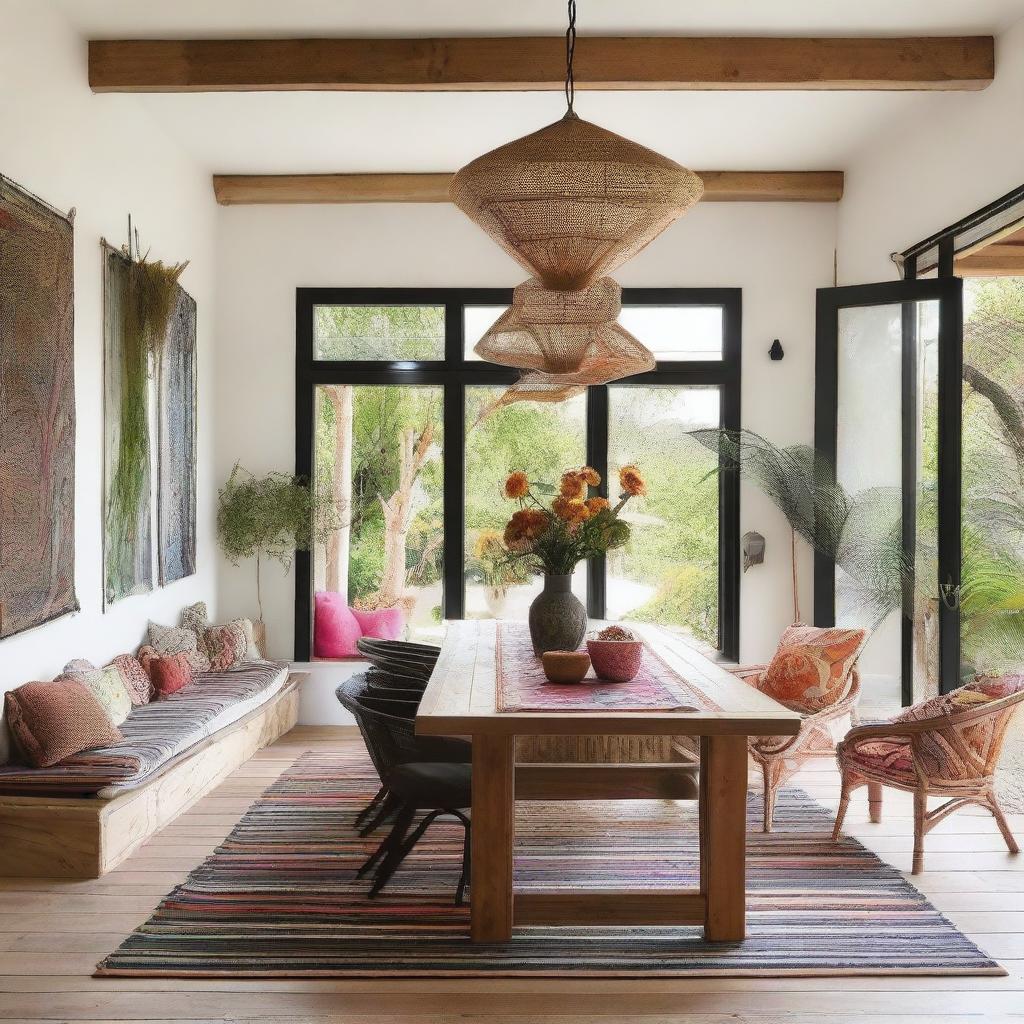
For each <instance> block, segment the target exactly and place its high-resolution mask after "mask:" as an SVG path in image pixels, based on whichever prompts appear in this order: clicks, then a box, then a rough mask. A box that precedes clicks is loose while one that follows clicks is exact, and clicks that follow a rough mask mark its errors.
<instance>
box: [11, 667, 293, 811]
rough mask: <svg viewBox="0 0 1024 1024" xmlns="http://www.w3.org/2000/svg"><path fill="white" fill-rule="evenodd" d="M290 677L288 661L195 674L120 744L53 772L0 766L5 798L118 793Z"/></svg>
mask: <svg viewBox="0 0 1024 1024" xmlns="http://www.w3.org/2000/svg"><path fill="white" fill-rule="evenodd" d="M287 679H288V664H287V663H286V662H253V663H246V664H245V665H242V666H240V667H239V668H237V669H235V670H233V671H230V672H209V673H205V674H203V675H200V676H197V677H196V680H195V682H194V683H193V684H192V685H191V686H189V687H187V688H186V689H184V690H181V691H180V692H178V693H176V694H173V695H172V696H170V697H169V698H168V699H167V700H161V701H156V702H154V703H151V704H144V705H142V706H141V707H137V708H135V709H134V710H133V711H132V713H131V714H130V715H129V716H128V717H127V718H126V719H125V720H124V722H123V723H122V724H121V727H120V729H121V734H122V736H123V737H124V739H123V740H122V742H120V743H117V744H114V745H111V746H107V747H101V748H98V749H96V750H89V751H84V752H82V753H80V754H75V755H74V756H72V757H69V758H67V759H65V760H64V761H61V762H60V764H56V765H53V766H52V767H50V768H38V769H36V768H27V767H25V766H22V765H13V764H11V765H4V766H3V767H0V793H3V794H8V795H10V794H17V795H29V796H31V795H37V794H38V795H48V796H84V795H97V796H100V797H113V796H117V795H118V794H119V793H123V792H124V791H125V790H128V789H132V788H134V787H135V786H138V785H140V784H141V783H143V782H145V781H146V779H148V778H149V777H150V776H151V775H153V773H154V772H156V771H157V770H158V769H159V768H160V767H161V766H162V765H163V764H165V763H166V762H167V761H169V760H170V759H171V758H172V757H175V756H177V755H178V754H181V753H183V752H185V751H187V750H188V749H189V747H193V746H195V745H196V744H198V743H201V742H202V741H203V740H205V739H207V738H208V737H210V736H212V735H213V734H214V733H216V732H218V731H219V730H220V729H223V728H225V727H226V726H228V725H230V724H232V723H233V722H236V721H238V720H239V719H240V718H243V717H245V715H247V714H249V712H250V711H252V710H254V709H255V708H258V707H259V706H260V705H261V704H264V703H266V702H267V701H268V700H270V699H271V697H273V696H274V695H275V694H276V693H277V692H278V691H279V690H280V689H281V688H282V687H283V686H284V684H285V682H286V681H287Z"/></svg>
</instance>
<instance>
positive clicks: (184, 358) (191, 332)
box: [156, 285, 196, 586]
mask: <svg viewBox="0 0 1024 1024" xmlns="http://www.w3.org/2000/svg"><path fill="white" fill-rule="evenodd" d="M157 410H158V422H159V442H160V450H159V461H158V473H157V505H156V508H157V531H158V538H159V542H158V550H159V555H160V584H161V586H163V585H164V584H166V583H173V582H174V581H175V580H180V579H184V578H185V577H186V576H191V575H192V574H193V573H194V572H195V571H196V301H195V299H193V298H192V296H191V295H189V294H188V292H186V291H185V290H184V289H183V288H182V287H181V286H180V285H176V286H175V301H174V307H173V309H172V310H171V317H170V320H169V321H168V324H167V337H166V341H165V343H164V347H163V353H162V357H161V358H160V360H159V363H158V366H157Z"/></svg>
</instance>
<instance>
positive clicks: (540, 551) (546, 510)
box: [504, 466, 647, 576]
mask: <svg viewBox="0 0 1024 1024" xmlns="http://www.w3.org/2000/svg"><path fill="white" fill-rule="evenodd" d="M600 485H601V477H600V475H599V474H598V472H597V471H596V470H595V469H592V468H591V467H590V466H584V467H582V468H581V469H568V470H566V471H565V472H564V473H563V474H562V479H561V481H560V482H559V487H558V493H557V494H555V496H554V498H553V499H552V500H551V503H550V505H545V504H544V503H543V502H542V501H541V500H540V498H539V497H538V492H541V493H543V492H548V493H550V492H552V491H553V490H554V488H552V487H551V486H550V485H546V484H543V483H531V482H530V480H529V478H528V477H527V475H526V474H525V473H512V474H511V475H510V476H509V478H508V479H507V480H506V481H505V497H506V498H510V499H513V500H515V501H518V502H519V510H518V511H516V512H514V513H513V514H512V518H511V519H510V520H509V521H508V525H507V526H506V527H505V536H504V540H505V547H506V548H507V549H508V552H509V554H510V555H511V556H512V557H513V558H517V559H519V558H521V559H524V560H530V561H532V562H533V566H534V567H535V568H537V569H540V570H542V571H543V572H545V573H548V574H549V575H552V576H563V575H568V574H571V573H572V571H573V569H575V568H576V565H577V563H579V562H581V561H582V560H583V559H584V558H590V557H592V556H593V555H600V554H604V552H606V551H610V550H611V549H612V548H620V547H622V545H623V544H625V543H626V541H627V540H629V524H628V523H626V522H624V521H623V520H622V519H621V518H620V513H621V512H622V509H623V508H624V506H625V504H626V502H627V501H629V499H630V498H633V497H636V496H638V495H643V494H646V493H647V485H646V483H645V481H644V478H643V477H642V476H641V475H640V471H639V470H638V469H637V468H636V466H623V468H622V469H621V470H619V485H620V490H621V493H620V495H619V499H618V502H617V503H616V504H615V505H612V504H611V503H610V502H609V501H608V499H607V498H601V497H589V498H588V497H587V490H588V488H590V487H599V486H600Z"/></svg>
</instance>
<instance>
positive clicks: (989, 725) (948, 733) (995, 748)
mask: <svg viewBox="0 0 1024 1024" xmlns="http://www.w3.org/2000/svg"><path fill="white" fill-rule="evenodd" d="M1022 702H1024V689H1020V690H1018V691H1017V692H1016V693H1011V694H1009V695H1007V696H1006V697H1000V698H998V699H996V700H990V701H988V702H986V703H985V704H979V705H977V706H976V707H972V708H968V709H966V710H964V711H958V712H955V713H953V714H940V715H934V716H932V717H930V718H919V719H916V720H914V726H915V731H914V732H913V733H912V734H911V737H910V741H911V745H912V746H913V749H914V757H915V763H917V764H918V765H919V766H920V767H921V769H922V770H923V771H924V773H925V774H926V775H927V776H928V777H929V778H931V779H934V780H936V781H939V780H941V781H946V782H969V781H973V780H977V779H983V778H985V777H986V776H989V775H991V774H992V773H993V772H994V771H995V770H996V765H997V764H998V763H999V757H1000V755H1001V754H1002V751H1003V741H1004V740H1005V738H1006V730H1007V727H1008V726H1009V724H1010V721H1011V720H1012V719H1013V716H1014V715H1015V714H1016V713H1017V711H1018V710H1019V709H1020V707H1021V705H1022Z"/></svg>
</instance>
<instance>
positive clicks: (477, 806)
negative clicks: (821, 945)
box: [416, 620, 800, 942]
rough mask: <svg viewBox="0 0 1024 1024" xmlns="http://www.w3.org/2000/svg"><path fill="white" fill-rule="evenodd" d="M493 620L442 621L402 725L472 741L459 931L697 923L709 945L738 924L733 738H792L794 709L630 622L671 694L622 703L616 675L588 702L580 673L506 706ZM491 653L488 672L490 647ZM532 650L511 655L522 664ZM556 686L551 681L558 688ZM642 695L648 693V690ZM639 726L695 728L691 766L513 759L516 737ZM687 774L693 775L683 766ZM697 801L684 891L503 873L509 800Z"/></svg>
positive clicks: (742, 757)
mask: <svg viewBox="0 0 1024 1024" xmlns="http://www.w3.org/2000/svg"><path fill="white" fill-rule="evenodd" d="M523 628H524V625H523V624H522V623H518V624H506V623H497V622H495V621H494V620H460V621H452V622H449V623H448V624H447V628H446V634H445V639H444V642H443V644H442V648H441V654H440V657H439V658H438V661H437V666H436V668H435V670H434V672H433V674H432V676H431V678H430V682H429V683H428V685H427V688H426V692H425V693H424V696H423V700H422V702H421V704H420V708H419V712H418V714H417V716H416V732H417V733H418V734H420V735H424V736H465V737H469V738H470V739H471V741H472V746H473V766H472V779H473V783H472V785H473V792H472V830H471V849H470V855H471V887H470V888H471V899H470V928H471V937H472V940H473V941H474V942H504V941H508V940H509V939H510V938H511V936H512V929H513V927H515V926H517V925H519V926H523V925H586V924H602V925H694V924H696V925H702V926H703V929H704V937H705V939H707V940H708V941H710V942H726V941H736V940H740V939H743V938H744V937H745V933H746V805H747V764H748V762H747V737H749V736H758V735H780V736H790V735H794V734H795V733H796V732H797V731H798V729H799V726H800V715H799V714H798V713H797V712H794V711H790V710H789V709H787V708H786V707H784V706H783V705H781V704H779V703H777V702H776V701H774V700H772V699H771V698H769V697H767V696H765V695H764V694H762V693H760V692H759V691H758V690H756V689H754V688H753V687H752V686H750V685H748V684H747V683H744V682H743V681H742V680H740V679H739V678H738V677H737V676H735V675H733V674H732V673H731V672H729V671H728V669H727V668H725V667H723V666H722V665H720V664H717V663H716V662H715V661H714V660H712V659H711V658H709V657H707V656H706V655H705V654H703V653H701V652H700V651H699V650H698V649H697V647H696V646H695V645H694V644H692V643H690V642H689V641H687V640H686V639H685V638H684V637H682V636H680V635H678V634H674V633H671V632H669V631H668V630H665V629H662V628H660V627H655V626H640V627H638V626H635V625H634V624H632V623H630V629H631V630H633V631H634V632H636V633H637V634H638V635H639V636H640V637H641V639H642V640H643V641H644V643H645V659H653V660H654V661H655V662H656V663H657V666H658V670H659V673H660V679H661V680H662V682H663V683H664V687H665V689H666V690H668V691H671V692H672V693H674V695H675V697H674V699H670V700H667V701H665V702H664V703H665V705H666V706H663V707H651V706H646V707H643V708H638V707H632V706H630V703H629V694H630V691H629V689H628V688H629V687H630V686H631V685H632V684H630V683H620V684H615V685H617V686H618V687H621V688H622V689H621V690H619V691H618V692H617V693H616V694H615V700H616V703H615V705H614V706H612V707H601V708H600V709H595V708H594V705H593V701H592V698H591V692H592V690H593V689H595V687H593V686H592V685H591V684H588V683H587V682H584V683H581V684H579V685H578V692H579V698H578V701H575V702H574V700H573V698H572V697H571V696H570V698H569V699H568V701H567V702H564V703H563V705H562V706H560V707H558V708H544V709H540V710H532V709H531V710H527V709H524V708H522V707H518V708H516V707H513V708H512V709H510V708H509V707H508V702H507V700H506V699H505V698H504V690H503V688H502V687H503V685H504V682H505V680H507V679H508V678H509V677H510V676H512V677H514V676H515V674H516V672H517V666H516V664H511V665H510V664H509V663H508V662H509V656H508V649H507V647H500V645H499V631H500V630H504V629H519V630H522V629H523ZM499 647H500V650H501V651H503V652H504V661H503V662H502V664H501V668H500V671H499V658H501V657H502V655H501V654H500V653H499ZM534 658H535V656H534V655H533V653H532V651H528V652H527V653H525V654H520V656H519V659H518V660H519V661H520V662H521V663H522V665H521V666H520V667H521V668H522V669H523V670H524V671H525V670H527V669H529V670H531V671H532V672H533V673H534V675H536V669H537V666H536V665H535V664H530V662H531V659H534ZM561 690H562V691H564V687H563V688H561ZM648 703H650V700H648ZM616 735H634V736H635V735H647V736H677V737H695V738H697V740H698V744H699V768H698V767H697V766H688V765H687V764H686V763H685V762H683V763H676V762H673V763H665V764H644V765H630V764H614V765H600V764H598V765H593V764H587V765H581V764H541V765H538V764H529V765H518V766H517V764H516V761H515V740H516V737H517V736H519V737H538V736H616ZM694 776H696V778H695V777H694ZM652 797H654V798H675V799H688V798H689V799H694V798H695V799H697V800H698V801H699V807H698V812H699V836H700V839H699V843H700V850H699V874H700V884H699V886H698V887H696V888H672V889H666V888H647V889H618V890H598V891H595V890H593V889H590V888H587V889H570V888H561V887H560V888H557V889H550V890H535V891H520V892H517V891H516V889H515V887H514V884H513V855H514V844H515V804H516V801H517V800H581V799H586V800H595V799H602V800H618V799H643V798H652Z"/></svg>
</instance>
